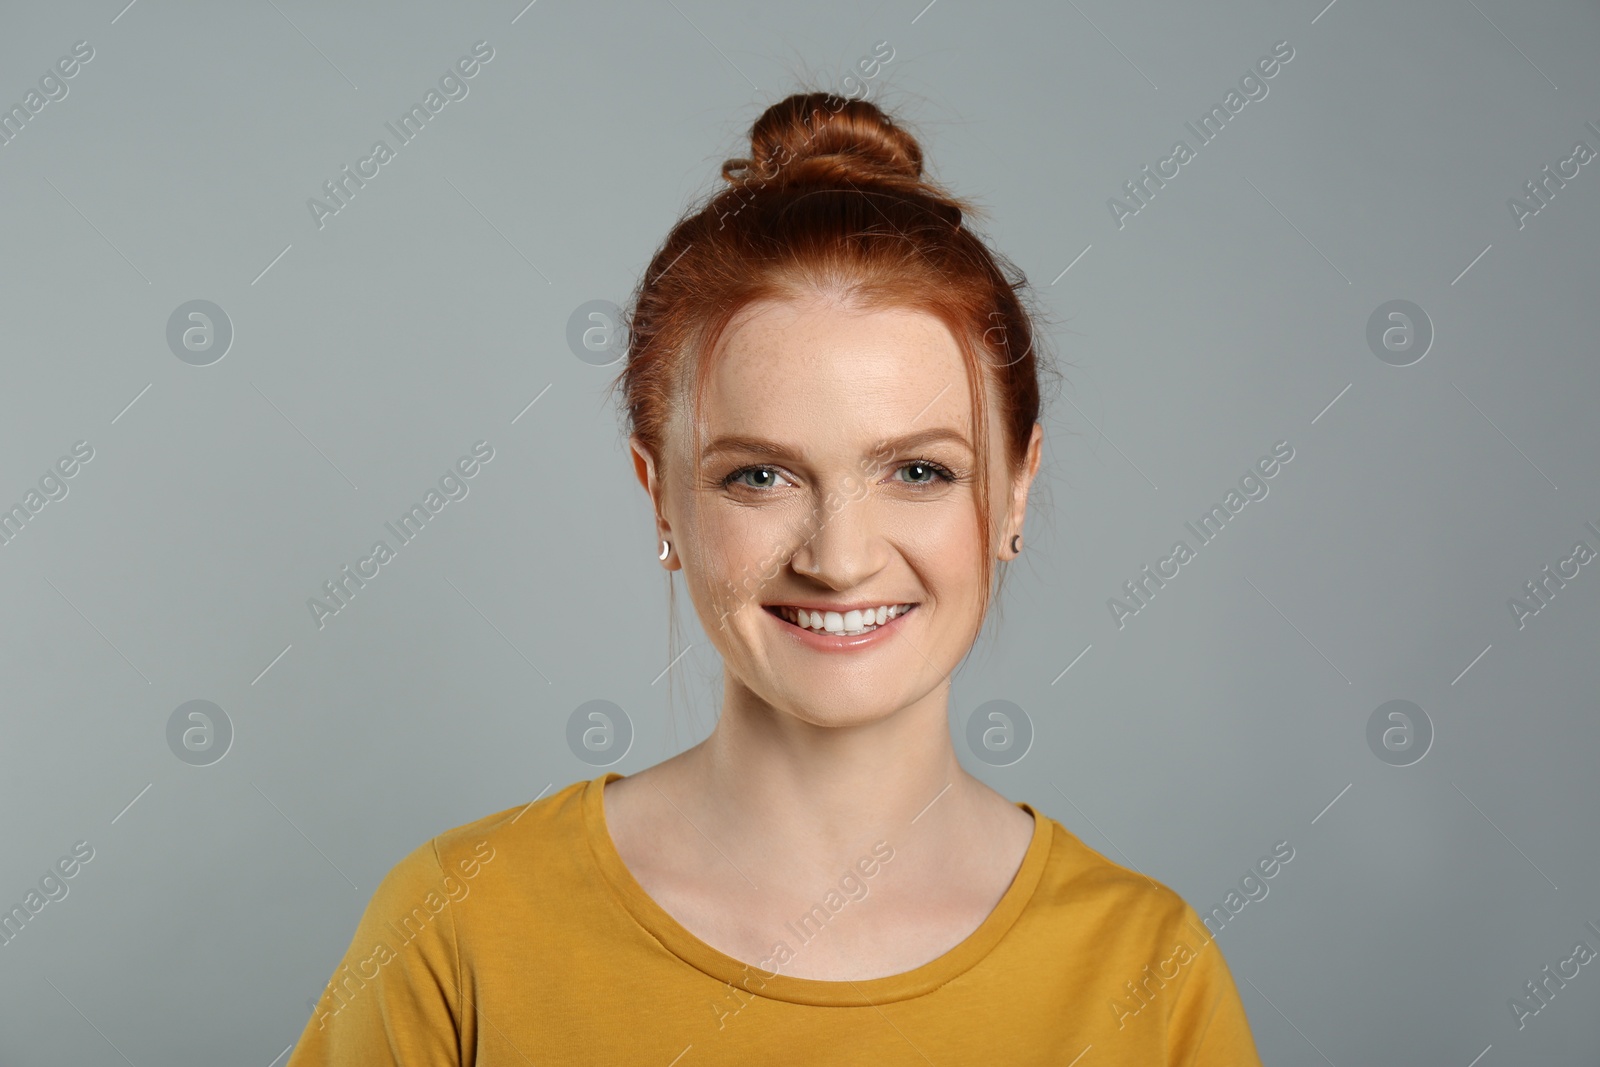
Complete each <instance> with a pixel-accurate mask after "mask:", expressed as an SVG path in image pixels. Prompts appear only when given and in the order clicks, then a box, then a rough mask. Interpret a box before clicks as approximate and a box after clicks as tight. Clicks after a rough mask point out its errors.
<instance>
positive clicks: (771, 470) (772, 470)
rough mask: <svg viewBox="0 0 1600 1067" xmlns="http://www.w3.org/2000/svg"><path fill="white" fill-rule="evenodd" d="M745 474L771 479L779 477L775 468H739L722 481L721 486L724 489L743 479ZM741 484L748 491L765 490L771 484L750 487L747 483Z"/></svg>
mask: <svg viewBox="0 0 1600 1067" xmlns="http://www.w3.org/2000/svg"><path fill="white" fill-rule="evenodd" d="M747 474H769V475H771V476H772V478H777V477H779V474H778V472H777V468H776V467H741V468H740V469H739V470H736V471H734V472H733V473H732V474H730V475H728V476H727V477H726V478H724V479H722V484H723V486H724V487H726V486H729V485H732V484H733V483H734V482H737V481H739V479H741V478H743V477H744V476H745V475H747ZM742 484H743V485H744V486H745V487H746V488H748V489H765V488H768V487H769V486H770V484H771V482H770V481H769V482H768V483H767V485H751V484H750V483H749V482H744V483H742Z"/></svg>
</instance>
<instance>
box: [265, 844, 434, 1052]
mask: <svg viewBox="0 0 1600 1067" xmlns="http://www.w3.org/2000/svg"><path fill="white" fill-rule="evenodd" d="M447 884H448V883H447V881H446V878H445V874H444V869H443V865H442V864H441V863H440V860H439V854H438V851H437V849H436V848H435V845H434V842H433V841H431V840H430V841H428V842H427V843H426V844H423V845H422V846H420V847H419V848H417V849H416V850H415V851H413V852H412V853H411V854H410V855H408V856H407V857H406V858H405V859H403V860H401V861H400V862H399V863H397V864H395V866H394V867H393V868H392V869H391V870H390V871H389V873H388V874H387V875H385V876H384V878H383V880H382V882H380V883H379V885H378V888H377V889H376V890H375V891H374V892H373V894H372V900H371V901H370V902H369V903H368V904H367V908H366V911H365V912H364V913H363V914H362V916H361V921H360V923H358V924H357V926H356V933H355V936H354V937H353V938H352V939H351V941H350V947H349V948H348V949H347V950H346V951H345V954H344V958H343V960H342V961H341V962H340V964H339V966H338V968H337V969H336V970H335V971H334V972H333V977H332V978H331V979H330V980H329V981H328V984H327V987H326V988H325V989H324V990H323V993H322V998H321V999H320V1000H319V1001H318V1003H317V1007H316V1009H315V1010H314V1011H313V1012H312V1014H311V1019H310V1020H309V1021H308V1022H307V1023H306V1027H305V1029H304V1031H302V1032H301V1035H300V1040H299V1041H298V1042H296V1043H295V1046H294V1051H293V1052H292V1053H291V1054H290V1056H289V1060H288V1062H287V1064H286V1065H285V1067H346V1065H349V1064H357V1063H359V1064H362V1065H363V1067H367V1065H371V1067H380V1065H396V1067H398V1065H399V1064H413V1065H414V1064H421V1063H426V1064H430V1065H431V1064H441V1065H457V1067H459V1065H460V1063H461V1058H460V1041H459V1038H458V1034H459V1033H460V1028H459V1026H458V1021H459V1019H460V1014H459V997H460V982H459V977H460V975H459V963H458V955H457V952H456V933H455V920H454V918H453V917H452V915H451V913H450V894H449V892H448V889H447Z"/></svg>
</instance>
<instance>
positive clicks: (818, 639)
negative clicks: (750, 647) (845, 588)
mask: <svg viewBox="0 0 1600 1067" xmlns="http://www.w3.org/2000/svg"><path fill="white" fill-rule="evenodd" d="M863 606H865V605H863ZM872 606H873V607H876V606H877V605H876V604H874V605H872ZM918 606H919V605H917V604H912V605H911V607H910V608H909V609H908V610H906V611H903V612H901V613H900V614H899V615H896V616H895V617H894V618H892V619H890V620H889V621H888V622H886V623H884V624H883V625H882V626H879V627H878V628H877V629H875V630H872V631H871V632H869V633H864V634H857V635H855V636H854V637H835V636H833V635H831V634H819V633H817V632H816V631H815V630H807V629H806V628H805V627H803V626H796V625H795V624H794V623H792V622H790V621H789V620H788V619H786V618H784V617H783V616H782V615H779V614H778V613H777V612H775V611H773V610H772V609H773V608H775V607H807V605H804V604H794V605H788V604H764V605H762V614H764V615H766V616H767V618H769V619H771V620H772V621H773V622H775V623H777V624H778V625H779V626H781V627H783V630H784V632H785V633H786V634H788V635H789V636H790V637H791V638H792V639H794V640H795V641H798V642H799V643H800V644H801V645H803V646H805V647H806V648H810V649H814V650H815V651H818V652H856V651H859V650H861V649H864V648H870V647H872V646H874V645H877V644H879V643H881V642H883V641H887V640H888V639H889V638H890V637H891V636H892V635H893V632H894V630H895V629H896V627H898V626H899V625H900V621H901V620H902V619H908V618H910V617H911V616H913V615H915V614H916V613H917V608H918ZM809 610H813V611H817V610H827V611H838V610H839V609H838V608H827V609H820V608H811V609H809ZM845 610H847V611H848V610H856V609H849V608H847V609H845Z"/></svg>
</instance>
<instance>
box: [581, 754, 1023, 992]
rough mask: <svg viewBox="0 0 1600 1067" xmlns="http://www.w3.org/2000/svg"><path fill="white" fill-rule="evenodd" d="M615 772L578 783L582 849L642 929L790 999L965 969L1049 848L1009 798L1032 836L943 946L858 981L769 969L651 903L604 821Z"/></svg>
mask: <svg viewBox="0 0 1600 1067" xmlns="http://www.w3.org/2000/svg"><path fill="white" fill-rule="evenodd" d="M622 777H625V776H624V775H622V774H620V773H618V772H616V771H607V772H606V773H604V774H602V775H600V776H599V777H597V778H593V779H591V780H589V781H588V782H587V783H586V784H585V786H584V790H583V798H582V800H583V816H584V824H585V830H586V833H587V836H588V839H589V845H590V851H591V852H592V853H593V855H594V859H595V862H596V864H597V865H598V866H599V868H600V871H601V873H602V874H603V875H604V876H605V878H606V880H607V881H608V882H609V883H610V885H611V888H612V889H613V890H614V891H615V892H616V894H617V896H618V897H619V898H620V900H621V901H622V903H623V905H624V906H625V907H626V908H627V909H628V911H629V912H630V913H631V914H632V915H633V917H634V919H635V920H636V921H637V922H638V923H639V925H640V926H642V927H644V929H645V931H646V932H647V933H649V934H650V935H651V936H652V937H654V938H655V939H656V940H657V941H659V942H660V943H661V944H662V945H664V946H665V947H666V948H667V949H668V950H669V951H671V952H672V953H673V954H674V955H675V956H677V957H678V958H679V959H681V960H683V961H684V962H685V963H688V964H689V965H690V966H692V967H695V968H696V969H698V970H700V971H702V972H703V973H705V974H708V975H710V976H711V977H713V978H715V979H717V980H718V981H722V982H726V983H729V984H731V985H735V986H738V987H739V988H741V989H744V990H747V991H748V992H750V993H753V994H755V995H757V996H762V997H767V998H769V999H774V1000H785V1001H790V1002H792V1003H795V1004H811V1005H818V1006H828V1007H837V1006H853V1007H860V1006H863V1005H869V1004H883V1003H887V1002H889V1001H896V1000H908V999H910V998H912V997H919V996H922V995H923V994H925V993H929V992H932V991H933V990H935V989H937V988H939V987H940V986H942V985H944V984H945V983H946V982H949V981H950V980H951V979H953V978H955V977H956V976H958V975H960V974H962V973H964V972H965V971H968V970H970V969H971V968H972V967H973V966H975V965H976V964H977V963H978V962H979V961H981V960H982V959H983V958H984V957H985V956H987V955H988V954H989V953H990V951H992V950H993V949H994V947H995V946H996V945H997V944H999V942H1000V939H1001V938H1002V937H1004V936H1005V934H1006V932H1007V931H1008V930H1010V929H1011V927H1012V925H1013V924H1014V923H1015V922H1016V921H1017V918H1018V917H1019V916H1020V915H1021V914H1022V912H1023V911H1024V909H1026V908H1027V906H1028V903H1029V901H1031V900H1032V899H1033V894H1034V891H1035V889H1037V888H1038V885H1039V881H1040V879H1041V877H1042V876H1043V874H1044V869H1045V864H1046V861H1047V860H1048V859H1049V855H1050V844H1051V837H1052V835H1051V827H1050V823H1049V820H1047V819H1046V818H1045V817H1044V816H1042V815H1040V814H1039V813H1038V812H1037V811H1035V810H1034V809H1033V808H1032V807H1031V806H1030V805H1028V804H1026V803H1024V802H1022V801H1016V802H1015V803H1016V805H1017V807H1019V808H1021V809H1022V810H1023V811H1025V812H1027V813H1028V814H1029V815H1032V816H1033V839H1032V840H1031V841H1030V842H1029V843H1028V850H1027V852H1025V853H1024V854H1023V858H1022V864H1021V866H1020V867H1018V869H1017V873H1016V874H1015V875H1014V876H1013V877H1012V879H1011V884H1010V885H1009V886H1008V887H1007V888H1006V891H1005V893H1004V894H1002V895H1001V897H1000V901H999V903H997V904H996V905H995V907H994V910H993V911H991V912H990V913H989V915H988V916H987V917H986V918H985V919H984V920H983V922H981V923H979V924H978V926H977V928H976V929H974V930H973V931H972V932H971V933H970V934H968V935H967V936H966V938H964V939H963V940H962V941H960V942H959V943H958V944H956V945H955V946H954V947H953V948H951V949H950V950H949V951H948V952H945V953H944V954H943V955H941V956H937V957H935V958H934V959H932V960H929V961H928V962H927V963H924V964H921V965H920V966H917V967H914V968H912V969H911V970H909V971H902V972H900V973H899V974H891V975H885V976H882V977H879V978H868V979H865V980H863V981H858V982H853V981H849V980H842V981H833V980H827V979H820V978H797V977H794V976H791V975H785V974H776V975H774V974H770V973H769V972H767V971H765V970H763V969H762V967H761V965H760V963H745V962H744V961H742V960H738V959H735V958H734V957H732V956H729V955H727V954H726V953H724V952H721V951H719V950H718V949H716V948H713V947H712V946H711V945H709V944H707V943H706V942H704V941H702V940H700V938H698V937H696V936H695V935H694V934H693V933H691V932H690V931H689V929H688V928H687V927H685V926H683V925H682V924H681V923H679V922H678V920H676V919H674V918H673V917H672V915H671V913H669V912H668V911H667V910H666V909H665V908H663V907H662V906H661V905H660V904H658V903H656V901H655V899H654V898H653V897H651V896H650V894H648V893H646V892H645V890H644V887H643V886H642V885H640V884H639V882H638V880H637V879H636V878H634V876H633V872H632V871H630V870H628V866H627V864H625V863H624V862H623V861H622V854H621V853H619V852H618V851H617V847H616V843H615V842H614V841H613V840H612V839H611V832H610V830H609V829H608V828H607V826H606V821H605V787H606V784H607V783H609V782H613V781H615V780H617V779H619V778H622ZM790 947H791V948H794V947H796V946H794V945H791V946H790ZM780 966H781V965H780Z"/></svg>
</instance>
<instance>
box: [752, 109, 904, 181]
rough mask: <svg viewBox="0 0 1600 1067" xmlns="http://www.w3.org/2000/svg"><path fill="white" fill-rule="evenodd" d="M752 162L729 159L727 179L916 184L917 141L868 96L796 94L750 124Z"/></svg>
mask: <svg viewBox="0 0 1600 1067" xmlns="http://www.w3.org/2000/svg"><path fill="white" fill-rule="evenodd" d="M750 156H751V158H749V159H730V160H728V161H726V162H725V163H723V165H722V176H723V178H725V179H726V180H728V181H729V182H732V183H734V184H735V185H741V184H744V183H747V182H777V183H780V184H785V185H788V184H796V183H804V184H812V183H816V184H840V183H842V182H847V181H848V182H853V183H857V184H859V183H862V182H874V181H880V182H881V181H887V182H889V183H893V184H905V183H909V184H918V183H920V182H921V180H922V148H921V146H919V145H918V144H917V141H916V138H914V137H912V136H911V135H910V134H909V133H907V132H906V131H905V130H903V129H902V128H900V127H899V126H897V125H895V123H894V121H893V120H892V119H890V118H889V116H888V115H886V114H884V113H883V111H882V110H880V109H879V108H878V105H876V104H872V103H868V102H867V101H866V100H854V99H851V98H849V97H843V96H839V95H837V94H835V93H796V94H794V95H793V96H790V97H787V98H785V99H783V100H780V101H779V102H778V103H776V104H773V105H772V106H771V107H769V108H767V110H766V111H764V112H763V113H762V115H761V117H760V118H758V119H757V120H756V121H755V125H753V126H752V127H751V128H750Z"/></svg>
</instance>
